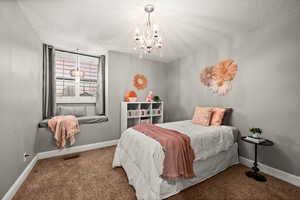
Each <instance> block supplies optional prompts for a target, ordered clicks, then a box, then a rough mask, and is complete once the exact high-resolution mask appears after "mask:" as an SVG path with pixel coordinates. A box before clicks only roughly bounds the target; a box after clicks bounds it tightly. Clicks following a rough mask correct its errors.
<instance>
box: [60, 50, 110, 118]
mask: <svg viewBox="0 0 300 200" xmlns="http://www.w3.org/2000/svg"><path fill="white" fill-rule="evenodd" d="M57 51H59V52H63V53H70V54H75V55H80V56H87V57H92V58H97V59H98V66H97V67H98V69H99V67H100V65H101V63H100V62H101V56H94V55H90V54H85V53H78V52H74V51H68V50H63V49H55V53H56V52H57ZM105 65H106V63H105ZM105 68H106V67H105V66H102V70H103V71H104V73H102V83H101V84H102V85H103V86H104V87H103V95H102V96H103V105H104V108H103V110H104V113H105V96H106V93H105V79H106V77H105V74H106V69H105ZM55 69H56V58H55ZM97 78H98V77H97ZM56 79H57V77H56V75H55V84H56ZM97 81H98V79H97ZM92 103H96V97H89V96H62V97H57V96H56V104H92Z"/></svg>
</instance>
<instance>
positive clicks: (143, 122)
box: [141, 119, 151, 124]
mask: <svg viewBox="0 0 300 200" xmlns="http://www.w3.org/2000/svg"><path fill="white" fill-rule="evenodd" d="M141 124H151V122H150V119H141Z"/></svg>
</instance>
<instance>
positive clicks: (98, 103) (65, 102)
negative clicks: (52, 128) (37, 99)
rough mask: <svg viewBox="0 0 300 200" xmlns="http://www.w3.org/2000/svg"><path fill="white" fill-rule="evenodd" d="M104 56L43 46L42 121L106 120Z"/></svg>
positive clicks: (94, 121) (88, 121) (85, 121)
mask: <svg viewBox="0 0 300 200" xmlns="http://www.w3.org/2000/svg"><path fill="white" fill-rule="evenodd" d="M106 76H107V73H106V64H105V56H104V55H101V56H92V55H87V54H82V53H77V52H70V51H65V50H59V49H55V48H54V47H53V46H51V45H47V44H44V45H43V104H42V105H43V119H44V120H47V119H50V118H52V117H53V116H56V115H74V116H76V117H78V118H80V120H83V121H80V120H79V121H80V122H82V123H99V122H103V121H107V120H108V119H107V116H106V112H107V110H106V105H107V100H106V98H107V96H106V95H105V94H106V91H107V88H106V85H105V78H106Z"/></svg>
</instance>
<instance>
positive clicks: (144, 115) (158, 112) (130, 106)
mask: <svg viewBox="0 0 300 200" xmlns="http://www.w3.org/2000/svg"><path fill="white" fill-rule="evenodd" d="M143 123H150V124H159V123H163V102H121V131H122V132H123V131H125V130H126V129H128V128H130V127H132V126H135V125H137V124H143Z"/></svg>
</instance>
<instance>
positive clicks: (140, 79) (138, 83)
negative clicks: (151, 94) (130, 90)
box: [133, 74, 148, 90]
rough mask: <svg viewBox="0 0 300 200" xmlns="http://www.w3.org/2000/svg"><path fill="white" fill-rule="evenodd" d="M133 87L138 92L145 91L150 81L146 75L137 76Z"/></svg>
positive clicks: (134, 78)
mask: <svg viewBox="0 0 300 200" xmlns="http://www.w3.org/2000/svg"><path fill="white" fill-rule="evenodd" d="M133 85H134V87H136V88H137V89H138V90H143V89H145V88H147V86H148V80H147V78H146V76H145V75H144V74H136V75H134V77H133Z"/></svg>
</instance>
